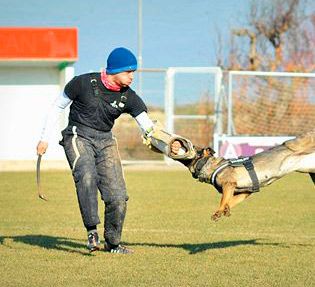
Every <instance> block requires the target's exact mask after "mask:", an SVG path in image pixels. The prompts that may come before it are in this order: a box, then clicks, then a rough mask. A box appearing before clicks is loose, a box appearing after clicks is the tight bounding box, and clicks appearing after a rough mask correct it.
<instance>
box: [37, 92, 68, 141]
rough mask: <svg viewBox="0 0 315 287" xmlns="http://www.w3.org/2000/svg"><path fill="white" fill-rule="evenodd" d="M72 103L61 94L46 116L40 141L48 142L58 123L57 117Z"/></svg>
mask: <svg viewBox="0 0 315 287" xmlns="http://www.w3.org/2000/svg"><path fill="white" fill-rule="evenodd" d="M71 102H72V101H71V100H70V99H69V98H68V96H67V95H66V94H65V93H64V92H63V93H61V94H60V95H59V96H58V97H57V98H56V99H55V101H54V102H53V104H52V105H51V107H50V109H49V111H48V114H47V116H46V119H45V122H44V126H43V129H42V133H41V137H40V141H43V142H47V143H48V142H49V138H50V135H51V134H52V131H53V130H54V128H55V127H56V123H57V121H58V118H59V115H60V114H61V113H62V112H63V111H64V109H65V108H66V107H67V106H68V105H69V104H70V103H71Z"/></svg>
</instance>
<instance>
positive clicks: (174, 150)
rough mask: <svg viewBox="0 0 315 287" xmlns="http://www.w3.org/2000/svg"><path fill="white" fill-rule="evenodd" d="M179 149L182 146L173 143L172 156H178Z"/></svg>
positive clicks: (176, 142) (177, 142)
mask: <svg viewBox="0 0 315 287" xmlns="http://www.w3.org/2000/svg"><path fill="white" fill-rule="evenodd" d="M181 147H182V144H181V143H180V142H179V141H174V142H173V143H172V145H171V152H172V153H173V154H179V152H180V148H181Z"/></svg>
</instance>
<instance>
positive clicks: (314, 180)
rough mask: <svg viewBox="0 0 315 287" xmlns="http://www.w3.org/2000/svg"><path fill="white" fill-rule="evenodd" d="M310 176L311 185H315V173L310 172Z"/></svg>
mask: <svg viewBox="0 0 315 287" xmlns="http://www.w3.org/2000/svg"><path fill="white" fill-rule="evenodd" d="M310 176H311V178H312V181H313V183H314V185H315V173H312V172H310Z"/></svg>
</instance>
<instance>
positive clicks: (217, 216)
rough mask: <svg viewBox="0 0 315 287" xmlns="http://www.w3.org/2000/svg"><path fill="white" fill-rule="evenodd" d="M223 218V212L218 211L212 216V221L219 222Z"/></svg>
mask: <svg viewBox="0 0 315 287" xmlns="http://www.w3.org/2000/svg"><path fill="white" fill-rule="evenodd" d="M221 216H222V211H220V210H218V211H216V212H215V213H213V214H212V216H211V219H212V220H213V221H218V220H219V219H220V217H221Z"/></svg>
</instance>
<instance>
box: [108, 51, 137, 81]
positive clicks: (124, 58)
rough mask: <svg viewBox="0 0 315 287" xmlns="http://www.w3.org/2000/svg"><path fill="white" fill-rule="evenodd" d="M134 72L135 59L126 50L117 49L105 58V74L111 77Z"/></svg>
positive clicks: (135, 68) (135, 67)
mask: <svg viewBox="0 0 315 287" xmlns="http://www.w3.org/2000/svg"><path fill="white" fill-rule="evenodd" d="M134 70H137V59H136V57H135V55H134V54H132V52H131V51H129V50H128V49H126V48H123V47H119V48H116V49H114V50H113V51H112V52H111V53H110V54H109V56H108V58H107V68H106V73H107V74H110V75H113V74H118V73H120V72H125V71H134Z"/></svg>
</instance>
